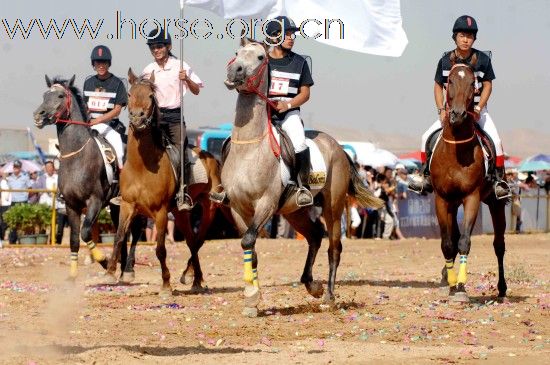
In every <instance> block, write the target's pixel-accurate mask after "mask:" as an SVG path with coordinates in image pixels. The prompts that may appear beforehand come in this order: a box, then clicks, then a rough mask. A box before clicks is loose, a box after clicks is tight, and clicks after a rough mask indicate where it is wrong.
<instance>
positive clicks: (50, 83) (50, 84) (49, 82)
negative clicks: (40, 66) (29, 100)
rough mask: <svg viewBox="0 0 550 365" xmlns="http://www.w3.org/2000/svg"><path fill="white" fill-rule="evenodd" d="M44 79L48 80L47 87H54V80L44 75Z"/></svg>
mask: <svg viewBox="0 0 550 365" xmlns="http://www.w3.org/2000/svg"><path fill="white" fill-rule="evenodd" d="M44 77H45V78H46V85H48V87H52V80H50V78H49V77H48V75H44Z"/></svg>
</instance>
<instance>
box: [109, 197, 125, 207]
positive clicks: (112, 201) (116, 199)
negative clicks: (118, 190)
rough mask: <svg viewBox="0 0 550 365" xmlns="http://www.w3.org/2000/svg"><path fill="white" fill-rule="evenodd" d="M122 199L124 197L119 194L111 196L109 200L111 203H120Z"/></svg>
mask: <svg viewBox="0 0 550 365" xmlns="http://www.w3.org/2000/svg"><path fill="white" fill-rule="evenodd" d="M121 200H122V199H121V197H120V195H119V196H115V197H114V198H111V200H109V203H111V204H113V205H120V202H121Z"/></svg>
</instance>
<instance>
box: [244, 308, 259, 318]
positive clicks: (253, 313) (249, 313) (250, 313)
mask: <svg viewBox="0 0 550 365" xmlns="http://www.w3.org/2000/svg"><path fill="white" fill-rule="evenodd" d="M242 315H243V316H245V317H248V318H256V317H258V308H256V307H244V309H243V311H242Z"/></svg>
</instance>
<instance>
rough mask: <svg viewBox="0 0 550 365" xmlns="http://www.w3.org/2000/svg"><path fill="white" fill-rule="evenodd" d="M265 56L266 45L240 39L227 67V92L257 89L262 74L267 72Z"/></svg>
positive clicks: (247, 39)
mask: <svg viewBox="0 0 550 365" xmlns="http://www.w3.org/2000/svg"><path fill="white" fill-rule="evenodd" d="M267 54H268V49H267V45H266V44H264V43H260V42H257V41H255V40H252V39H249V38H242V39H241V46H240V48H239V49H238V50H237V53H236V56H235V58H233V59H232V60H231V61H230V62H229V64H228V65H227V79H226V80H225V81H224V83H225V86H226V87H227V88H228V89H229V90H233V89H237V90H238V91H247V90H249V89H250V88H257V87H259V85H260V83H261V82H262V78H263V72H264V71H267V63H268V56H267Z"/></svg>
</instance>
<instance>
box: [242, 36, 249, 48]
mask: <svg viewBox="0 0 550 365" xmlns="http://www.w3.org/2000/svg"><path fill="white" fill-rule="evenodd" d="M248 43H250V38H248V37H242V38H241V47H244V46H246V45H247V44H248Z"/></svg>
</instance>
